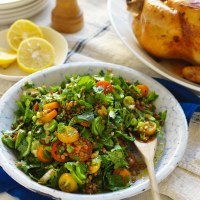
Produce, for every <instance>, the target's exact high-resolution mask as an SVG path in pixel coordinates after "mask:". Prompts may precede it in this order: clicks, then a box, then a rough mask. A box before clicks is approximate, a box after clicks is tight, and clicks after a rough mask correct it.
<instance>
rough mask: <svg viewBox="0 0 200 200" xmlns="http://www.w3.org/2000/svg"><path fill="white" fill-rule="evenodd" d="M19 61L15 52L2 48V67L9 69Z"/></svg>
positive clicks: (0, 57) (0, 53)
mask: <svg viewBox="0 0 200 200" xmlns="http://www.w3.org/2000/svg"><path fill="white" fill-rule="evenodd" d="M16 59H17V54H16V53H15V52H14V51H13V50H7V49H3V48H0V67H3V68H7V67H8V66H9V65H10V64H12V63H13V62H14V61H15V60H16Z"/></svg>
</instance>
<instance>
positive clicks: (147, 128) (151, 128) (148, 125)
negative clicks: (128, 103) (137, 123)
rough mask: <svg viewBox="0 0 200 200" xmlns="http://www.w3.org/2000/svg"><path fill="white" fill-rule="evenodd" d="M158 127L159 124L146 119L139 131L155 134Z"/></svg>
mask: <svg viewBox="0 0 200 200" xmlns="http://www.w3.org/2000/svg"><path fill="white" fill-rule="evenodd" d="M156 128H157V125H156V123H155V122H152V121H146V122H144V124H142V126H141V127H140V128H139V132H141V133H145V135H148V136H150V135H153V134H155V133H156Z"/></svg>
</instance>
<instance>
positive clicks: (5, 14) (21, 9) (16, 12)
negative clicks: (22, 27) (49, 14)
mask: <svg viewBox="0 0 200 200" xmlns="http://www.w3.org/2000/svg"><path fill="white" fill-rule="evenodd" d="M47 1H48V0H37V1H33V2H30V3H29V4H26V5H24V6H20V7H17V8H12V9H4V10H1V12H0V19H3V18H6V17H13V16H16V15H19V14H21V13H23V12H24V11H29V10H30V11H31V10H33V9H34V8H35V7H37V6H38V5H42V4H44V3H45V2H47Z"/></svg>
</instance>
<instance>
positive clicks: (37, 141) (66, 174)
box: [2, 70, 167, 194]
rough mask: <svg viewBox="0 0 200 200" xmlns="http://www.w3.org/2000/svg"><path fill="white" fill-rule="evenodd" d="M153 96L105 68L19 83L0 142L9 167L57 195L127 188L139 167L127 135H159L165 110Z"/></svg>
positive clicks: (156, 96)
mask: <svg viewBox="0 0 200 200" xmlns="http://www.w3.org/2000/svg"><path fill="white" fill-rule="evenodd" d="M157 98H158V94H156V92H155V91H150V90H149V88H148V86H146V85H144V84H142V83H139V81H138V80H136V81H135V82H134V83H130V82H128V81H126V80H124V78H122V77H116V76H114V75H113V74H112V72H111V71H109V70H108V71H107V72H104V71H100V72H99V74H98V75H81V76H80V75H74V76H66V79H65V80H64V81H63V82H62V83H61V84H60V85H56V86H51V87H49V88H46V86H41V87H35V86H34V84H32V83H30V82H27V83H25V84H24V86H23V92H22V96H21V99H20V100H18V101H17V105H18V110H17V111H16V113H15V115H16V117H15V120H14V122H13V125H12V130H6V131H2V133H3V137H2V142H3V143H4V144H5V145H6V146H7V147H9V148H10V149H12V150H13V151H14V152H15V154H16V156H17V160H18V161H17V163H16V165H17V167H18V168H19V169H20V170H22V171H23V172H24V173H26V174H27V175H29V176H30V177H31V178H32V179H33V180H34V181H36V182H38V183H39V184H43V185H46V186H48V187H51V188H55V189H60V190H62V191H65V192H76V193H88V194H96V193H102V192H108V191H116V190H119V189H123V188H126V187H129V186H130V185H131V184H132V183H133V182H134V181H135V180H136V178H137V175H138V174H139V173H140V170H142V169H144V168H145V164H144V162H143V161H142V160H140V159H138V157H137V156H136V154H135V152H136V147H135V146H134V143H133V141H134V139H135V137H137V138H139V139H140V140H142V141H144V142H147V141H148V140H149V139H151V138H152V137H155V136H157V135H161V136H162V135H163V132H162V126H163V124H164V121H165V118H166V114H167V112H166V111H164V112H159V113H158V112H157V111H156V107H155V104H154V102H155V100H156V99H157Z"/></svg>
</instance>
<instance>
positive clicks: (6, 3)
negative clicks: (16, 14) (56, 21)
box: [0, 0, 34, 10]
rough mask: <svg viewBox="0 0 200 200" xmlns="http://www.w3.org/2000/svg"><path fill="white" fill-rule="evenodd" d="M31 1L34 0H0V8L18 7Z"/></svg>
mask: <svg viewBox="0 0 200 200" xmlns="http://www.w3.org/2000/svg"><path fill="white" fill-rule="evenodd" d="M32 1H34V0H0V10H4V9H11V8H15V7H20V6H23V5H25V4H28V3H30V2H32Z"/></svg>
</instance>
